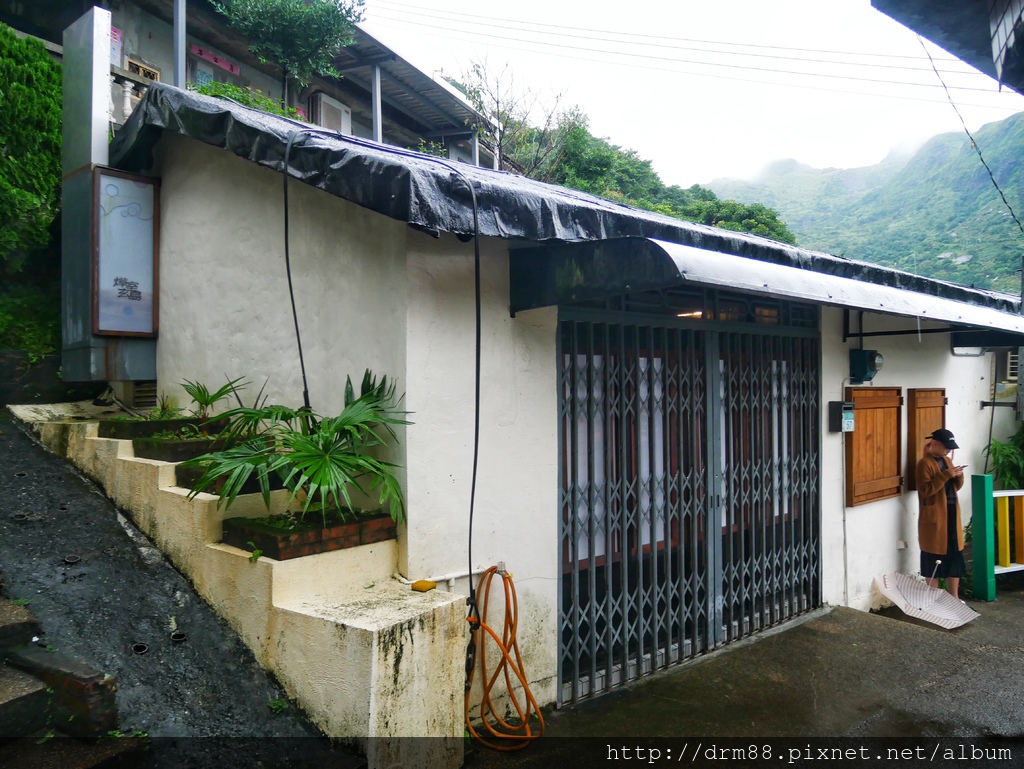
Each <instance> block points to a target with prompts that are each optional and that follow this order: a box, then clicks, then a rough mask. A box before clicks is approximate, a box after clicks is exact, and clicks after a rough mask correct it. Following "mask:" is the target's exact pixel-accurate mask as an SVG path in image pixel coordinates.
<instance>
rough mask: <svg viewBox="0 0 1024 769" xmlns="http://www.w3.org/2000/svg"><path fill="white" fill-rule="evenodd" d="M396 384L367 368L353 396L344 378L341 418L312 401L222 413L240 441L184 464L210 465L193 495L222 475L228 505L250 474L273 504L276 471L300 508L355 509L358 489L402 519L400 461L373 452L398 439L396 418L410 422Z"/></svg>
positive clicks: (401, 422)
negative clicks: (307, 404)
mask: <svg viewBox="0 0 1024 769" xmlns="http://www.w3.org/2000/svg"><path fill="white" fill-rule="evenodd" d="M400 400H401V398H397V399H396V397H395V385H394V383H391V384H389V383H388V380H387V377H384V378H383V379H382V380H381V381H380V382H379V383H378V382H377V381H376V378H375V377H373V376H372V375H371V373H370V371H369V370H367V371H366V373H365V374H364V376H363V382H362V387H361V389H360V395H359V397H358V398H356V397H355V395H354V392H353V388H352V382H351V379H347V380H346V385H345V408H344V409H343V410H342V412H341V413H340V414H339V415H338V416H335V417H326V418H324V417H320V416H319V415H317V414H316V413H315V412H313V411H312V410H311V409H309V408H306V407H304V408H299V409H291V408H288V407H286V406H279V405H264V406H262V407H258V408H256V407H254V408H246V407H240V408H237V409H232V410H231V411H227V412H225V413H224V414H223V416H225V417H227V418H228V419H229V420H230V422H229V425H228V428H227V430H226V432H227V433H228V435H230V436H231V437H232V438H234V439H236V440H238V441H240V442H239V443H237V445H234V446H233V447H231V448H227V449H224V450H223V451H215V452H212V453H209V454H205V455H203V456H201V457H198V458H196V459H194V460H190V461H189V462H187V463H185V464H188V465H196V466H200V467H203V468H204V472H203V475H202V477H200V479H199V480H198V481H197V482H196V484H195V485H194V486H193V488H192V492H191V495H192V496H195V495H196V494H198V493H199V492H201V491H204V490H206V489H207V488H210V487H211V486H215V485H216V484H217V483H218V481H219V480H220V479H223V487H222V488H221V490H220V496H221V499H220V502H219V503H218V504H222V505H225V506H226V507H230V506H231V505H232V503H234V501H235V499H236V498H237V496H238V494H239V493H240V492H241V491H242V487H243V485H244V484H245V483H246V481H248V480H249V479H250V478H252V477H255V478H256V479H257V481H258V484H259V488H260V493H261V494H262V495H263V501H264V504H266V506H267V509H268V510H269V509H270V488H271V478H272V477H273V476H277V477H278V478H280V480H281V482H282V484H283V485H284V487H285V488H286V489H288V490H289V491H290V492H291V497H290V499H289V504H290V503H291V502H292V501H293V500H295V499H297V498H299V499H301V500H302V515H303V516H304V515H305V514H306V513H307V512H308V511H309V510H310V509H314V508H315V509H317V510H319V511H320V512H321V514H322V515H325V516H326V511H327V510H328V509H330V508H334V509H336V510H337V511H338V513H339V514H340V515H342V516H344V515H345V514H346V512H347V511H351V510H353V508H354V505H353V502H352V492H353V491H358V492H360V493H361V494H362V495H363V496H366V497H369V498H371V499H376V500H377V502H379V503H380V504H382V505H387V506H388V509H389V512H390V514H391V517H392V519H394V520H395V521H396V522H398V523H401V522H402V520H404V517H405V500H404V498H403V495H402V489H401V486H400V485H399V483H398V479H397V477H396V476H395V470H396V469H397V467H398V466H397V465H395V464H393V463H391V462H386V461H384V460H382V459H378V458H377V457H375V456H373V455H372V454H373V452H372V450H373V449H374V447H377V446H386V445H388V437H389V436H390V438H391V439H395V438H396V435H395V431H394V426H395V425H406V424H410V422H408V421H407V420H406V419H405V418H404V415H405V414H406V413H407V412H405V411H401V410H399V409H398V406H397V404H398V402H400Z"/></svg>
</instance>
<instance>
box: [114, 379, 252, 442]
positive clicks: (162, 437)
mask: <svg viewBox="0 0 1024 769" xmlns="http://www.w3.org/2000/svg"><path fill="white" fill-rule="evenodd" d="M246 384H247V383H246V382H243V381H242V378H241V377H239V378H238V379H232V380H230V381H228V382H227V384H225V385H224V386H223V387H221V388H220V389H219V390H216V391H214V392H211V391H210V390H209V388H207V386H206V385H205V384H203V383H202V382H193V381H191V380H188V379H186V380H185V381H184V382H183V383H182V385H181V386H182V388H184V390H185V392H187V393H188V395H189V397H190V398H192V403H193V404H195V406H194V408H193V409H192V417H191V418H190V419H187V420H181V422H180V424H174V425H170V426H165V427H164V429H162V430H159V431H157V432H154V433H152V434H151V435H148V436H140V437H136V438H133V439H132V447H133V449H134V450H135V456H136V457H142V458H145V459H161V460H163V461H165V462H181V461H184V460H187V459H191V458H193V457H196V456H199V455H202V454H205V453H207V452H209V451H212V450H214V449H217V448H225V447H226V446H227V445H229V442H228V441H229V438H228V437H227V436H220V435H218V434H219V433H220V432H221V431H222V430H223V429H224V428H225V427H227V425H228V420H227V419H225V418H223V417H220V418H217V419H211V418H210V409H211V408H212V407H213V406H215V405H216V404H218V403H219V402H220V401H222V400H225V399H226V398H227V397H228V396H230V395H232V394H233V395H235V397H238V391H239V390H242V389H244V388H245V386H246Z"/></svg>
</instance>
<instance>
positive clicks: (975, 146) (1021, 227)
mask: <svg viewBox="0 0 1024 769" xmlns="http://www.w3.org/2000/svg"><path fill="white" fill-rule="evenodd" d="M917 41H918V42H919V43H920V44H921V47H922V48H924V52H925V55H927V56H928V61H930V62H931V63H932V70H933V71H934V72H935V77H937V78H938V79H939V82H940V83H941V84H942V87H943V89H944V90H945V91H946V98H947V99H949V104H950V106H952V107H953V111H954V112H955V113H956V116H957V117H958V118H960V124H961V125H962V126H963V127H964V133H965V134H967V138H968V139H970V140H971V149H973V150H974V151H975V152H976V153H978V159H979V160H981V164H982V165H983V166H985V170H986V171H988V178H989V179H991V180H992V185H993V186H994V187H995V188H996V192H998V193H999V197H1000V198H1002V199H1003V205H1004V206H1006V210H1007V211H1009V212H1010V216H1012V217H1013V221H1015V222H1016V223H1017V229H1019V230H1020V232H1021V234H1022V235H1024V225H1022V224H1021V223H1020V219H1018V218H1017V214H1015V213H1014V211H1013V206H1011V205H1010V201H1008V200H1007V199H1006V195H1004V194H1003V190H1002V188H1001V187H1000V186H999V182H997V181H996V177H995V174H993V173H992V169H991V168H989V165H988V163H987V162H985V156H984V155H982V154H981V147H979V146H978V142H976V141H975V140H974V137H973V136H972V135H971V132H970V129H968V128H967V123H966V122H965V121H964V116H963V115H961V114H960V110H959V108H958V107H957V106H956V102H955V101H953V95H952V94H951V93H950V92H949V88H947V87H946V81H945V80H943V79H942V75H941V74H940V73H939V70H938V67H936V66H935V61H934V60H933V59H932V55H931V52H930V51H929V50H928V46H926V45H925V44H924V39H923V38H922V37H921V36H920V35H918V36H917Z"/></svg>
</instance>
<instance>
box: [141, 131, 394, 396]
mask: <svg viewBox="0 0 1024 769" xmlns="http://www.w3.org/2000/svg"><path fill="white" fill-rule="evenodd" d="M158 157H159V160H158V167H157V173H158V174H159V175H160V177H161V179H162V182H161V198H160V200H161V210H160V216H161V221H160V341H159V344H158V350H157V372H158V388H159V390H160V392H162V393H167V394H171V395H175V396H176V397H177V399H178V401H179V403H180V404H181V405H186V404H187V402H188V396H187V395H185V393H184V391H182V390H181V389H180V387H179V385H180V383H181V382H182V381H183V380H184V379H191V380H196V379H199V380H201V381H203V382H204V383H206V384H207V386H208V387H210V388H215V387H219V386H220V385H221V384H223V383H224V382H225V381H226V379H225V378H232V379H233V378H235V377H239V376H244V377H247V378H248V379H249V381H250V382H252V384H251V385H250V387H249V389H248V391H247V392H246V393H244V395H247V396H248V398H250V399H251V398H253V397H255V395H256V392H257V391H258V390H259V388H260V386H261V385H262V384H263V381H264V379H267V378H269V381H268V382H267V387H266V390H265V394H266V395H267V396H268V398H269V402H270V403H283V404H285V405H290V406H296V407H297V406H301V405H302V377H301V369H300V366H299V353H298V347H297V344H296V337H295V326H294V323H293V320H292V309H291V304H290V300H289V295H288V276H287V272H286V270H285V255H284V204H283V193H282V177H281V176H280V175H279V174H276V173H273V172H271V171H268V170H266V169H263V168H259V167H257V166H256V165H254V164H252V163H249V162H247V161H245V160H242V159H240V158H237V157H234V156H233V155H231V154H229V153H227V152H224V151H223V150H218V149H214V148H212V147H208V146H207V145H204V144H202V143H200V142H197V141H194V140H191V139H185V138H182V137H179V136H174V135H167V136H165V138H164V139H163V140H161V142H160V145H159V147H158ZM211 191H212V192H211ZM211 195H212V197H211ZM289 196H290V201H291V205H290V225H289V226H290V233H291V237H290V250H291V267H292V281H293V285H294V289H295V299H296V304H297V312H298V321H299V331H300V334H301V338H302V345H303V354H304V357H305V367H306V373H307V376H308V380H309V395H310V402H311V405H312V406H313V408H314V409H315V410H317V411H318V412H319V413H321V414H323V415H331V414H336V413H338V412H340V410H341V408H342V407H343V405H344V386H345V377H346V375H351V376H352V379H353V381H354V383H355V387H356V388H357V390H358V386H359V381H360V379H361V378H362V374H363V371H364V369H366V368H370V369H372V370H373V371H374V372H375V373H376V374H378V375H383V374H387V375H388V376H389V377H392V378H394V377H397V378H398V381H399V391H401V390H402V389H404V387H405V385H406V384H407V383H406V376H405V264H404V249H405V230H406V228H405V226H404V225H402V224H401V223H399V222H396V221H393V220H390V219H387V218H385V217H382V216H379V215H377V214H374V213H371V212H369V211H367V210H365V209H361V208H358V207H356V206H352V205H348V204H345V203H344V202H342V201H341V200H339V199H337V198H334V197H332V196H330V195H328V194H326V193H324V192H320V191H318V190H315V189H313V188H311V187H309V186H308V185H305V184H301V183H299V182H294V183H292V184H290V185H289ZM243 400H245V398H244V397H243ZM232 405H233V404H232Z"/></svg>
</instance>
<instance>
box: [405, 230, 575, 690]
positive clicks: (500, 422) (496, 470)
mask: <svg viewBox="0 0 1024 769" xmlns="http://www.w3.org/2000/svg"><path fill="white" fill-rule="evenodd" d="M481 295H482V299H481V304H482V340H483V342H482V357H481V371H482V373H481V382H482V385H481V403H480V456H479V470H478V478H477V493H476V504H475V512H474V523H473V566H474V568H476V567H486V566H491V565H494V564H496V563H498V562H499V561H504V562H505V565H506V568H507V569H508V570H510V571H511V572H513V574H514V580H515V585H516V589H517V593H518V597H519V609H520V635H519V641H520V644H521V647H522V650H523V654H524V657H525V659H526V665H525V667H526V670H527V672H528V674H529V675H530V676H531V678H532V679H533V680H535V681H540V680H545V681H547V683H548V684H551V685H552V688H551V689H550V691H548V690H547V689H545V684H540V688H539V689H536V690H535V692H534V693H535V695H537V696H538V697H539V698H542V697H546V698H547V699H552V698H553V697H554V689H553V684H552V682H553V676H554V674H555V659H556V651H557V647H556V641H557V632H556V620H555V616H556V607H557V587H558V552H557V540H558V474H557V467H558V465H557V447H558V437H557V425H558V421H557V413H558V411H557V408H558V407H557V394H558V393H557V371H556V367H555V362H556V361H555V333H556V319H557V314H556V311H555V310H554V308H550V309H545V310H537V311H532V312H528V313H520V314H519V315H518V316H517V317H515V318H511V317H509V311H508V296H509V292H508V251H507V246H506V244H504V243H503V242H501V241H497V240H494V239H485V240H484V241H483V244H482V251H481ZM408 297H409V307H408V318H407V322H406V327H407V328H408V351H407V361H408V364H407V365H408V369H407V370H408V382H409V387H408V397H407V402H408V407H409V410H410V411H412V412H413V416H412V417H411V418H412V420H413V421H414V422H415V424H414V425H413V426H411V427H409V428H408V429H407V431H406V433H407V442H406V456H407V460H408V462H407V466H408V494H409V500H408V501H409V525H408V530H407V536H406V537H405V538H403V540H402V548H403V557H402V559H401V560H402V564H403V570H404V571H405V573H406V574H407V576H409V577H410V578H411V579H418V578H426V577H432V576H440V575H446V574H452V573H462V574H465V572H466V571H467V570H468V567H469V555H468V552H467V543H468V536H469V501H470V487H471V479H472V470H473V456H472V451H473V401H474V374H473V372H474V338H475V337H474V333H475V332H474V317H475V310H474V298H473V244H472V243H460V242H459V241H458V240H457V239H456V238H454V237H453V236H450V235H443V236H442V237H441V239H440V240H434V239H432V238H429V237H427V236H425V235H423V234H421V233H417V232H414V231H410V232H409V235H408ZM456 588H457V589H459V590H461V591H463V592H467V591H468V581H467V580H466V579H464V578H460V579H459V580H457V585H456ZM495 588H496V589H498V588H497V583H495ZM499 617H500V615H499ZM498 632H499V633H500V627H499V628H498Z"/></svg>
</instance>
